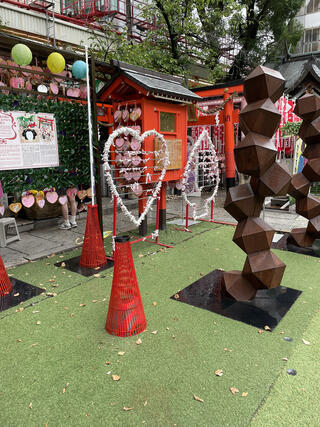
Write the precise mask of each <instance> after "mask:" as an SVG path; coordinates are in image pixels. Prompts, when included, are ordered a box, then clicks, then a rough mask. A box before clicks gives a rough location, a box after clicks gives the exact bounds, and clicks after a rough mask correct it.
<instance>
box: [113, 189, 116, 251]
mask: <svg viewBox="0 0 320 427" xmlns="http://www.w3.org/2000/svg"><path fill="white" fill-rule="evenodd" d="M116 235H117V198H116V196H113V229H112V242H114V239H115V238H116ZM113 256H114V251H113Z"/></svg>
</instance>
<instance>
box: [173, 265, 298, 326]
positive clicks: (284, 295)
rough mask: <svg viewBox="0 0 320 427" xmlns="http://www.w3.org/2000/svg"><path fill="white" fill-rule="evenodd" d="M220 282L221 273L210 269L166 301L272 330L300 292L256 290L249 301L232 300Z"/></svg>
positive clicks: (275, 289) (283, 288)
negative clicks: (172, 301) (252, 298)
mask: <svg viewBox="0 0 320 427" xmlns="http://www.w3.org/2000/svg"><path fill="white" fill-rule="evenodd" d="M222 281H223V271H221V270H213V271H211V273H209V274H207V275H206V276H203V277H201V279H199V280H197V281H196V282H194V283H192V284H191V285H189V286H187V287H186V288H184V289H182V290H181V291H179V292H177V293H176V294H175V295H172V297H170V298H171V299H174V300H176V301H180V302H184V303H187V304H190V305H192V306H194V307H199V308H204V309H205V310H209V311H213V312H214V313H217V314H221V315H222V316H225V317H228V318H230V319H234V320H238V321H240V322H243V323H246V324H247V325H251V326H255V327H256V328H260V329H263V328H264V327H265V326H269V327H270V329H271V330H272V329H274V328H275V327H276V326H277V325H278V323H279V322H280V320H281V319H282V318H283V317H284V316H285V315H286V313H287V312H288V311H289V310H290V308H291V306H292V305H293V304H294V302H295V301H296V299H297V298H298V297H299V295H300V294H301V293H302V292H301V291H298V290H296V289H291V288H286V287H284V286H279V287H277V288H274V289H263V290H259V291H258V292H257V295H256V297H255V299H254V300H252V301H245V302H244V301H235V300H234V299H232V298H230V296H228V295H226V294H225V293H224V292H223V290H222V287H221V284H222Z"/></svg>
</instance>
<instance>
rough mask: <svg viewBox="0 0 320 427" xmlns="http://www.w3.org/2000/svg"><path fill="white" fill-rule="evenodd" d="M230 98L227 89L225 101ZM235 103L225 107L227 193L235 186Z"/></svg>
mask: <svg viewBox="0 0 320 427" xmlns="http://www.w3.org/2000/svg"><path fill="white" fill-rule="evenodd" d="M229 97H230V94H229V93H228V88H226V89H225V92H224V95H223V99H224V101H226V100H227V99H228V98H229ZM232 113H233V101H232V99H230V100H229V101H228V102H226V104H225V106H224V140H225V145H224V150H225V158H226V161H225V164H226V187H227V191H228V189H229V188H230V187H234V186H235V184H236V183H235V177H236V169H235V162H234V154H233V152H234V128H233V114H232Z"/></svg>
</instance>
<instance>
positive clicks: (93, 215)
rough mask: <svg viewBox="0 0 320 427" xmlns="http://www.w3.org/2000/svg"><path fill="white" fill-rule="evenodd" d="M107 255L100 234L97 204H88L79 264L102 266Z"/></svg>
mask: <svg viewBox="0 0 320 427" xmlns="http://www.w3.org/2000/svg"><path fill="white" fill-rule="evenodd" d="M106 263H107V257H106V253H105V250H104V246H103V240H102V236H101V231H100V226H99V219H98V206H97V205H88V211H87V223H86V231H85V234H84V241H83V246H82V252H81V258H80V265H81V267H86V268H96V267H102V266H103V265H105V264H106Z"/></svg>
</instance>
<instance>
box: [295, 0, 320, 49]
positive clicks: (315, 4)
mask: <svg viewBox="0 0 320 427" xmlns="http://www.w3.org/2000/svg"><path fill="white" fill-rule="evenodd" d="M296 19H297V21H299V22H300V23H301V24H302V25H303V27H304V33H303V37H302V39H301V40H300V42H299V44H298V46H297V48H296V53H310V52H317V51H320V0H305V4H304V6H303V7H302V8H301V10H300V11H299V13H298V14H297V16H296Z"/></svg>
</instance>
